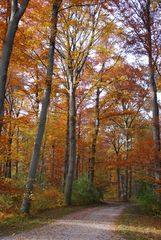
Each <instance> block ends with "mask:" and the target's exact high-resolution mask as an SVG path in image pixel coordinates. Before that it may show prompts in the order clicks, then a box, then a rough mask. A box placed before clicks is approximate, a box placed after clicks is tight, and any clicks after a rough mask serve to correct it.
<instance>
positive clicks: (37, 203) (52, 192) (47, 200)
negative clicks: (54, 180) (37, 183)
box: [32, 187, 63, 211]
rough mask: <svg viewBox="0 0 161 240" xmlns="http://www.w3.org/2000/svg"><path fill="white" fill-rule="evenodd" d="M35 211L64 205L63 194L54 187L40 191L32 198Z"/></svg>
mask: <svg viewBox="0 0 161 240" xmlns="http://www.w3.org/2000/svg"><path fill="white" fill-rule="evenodd" d="M32 200H33V203H32V207H33V210H34V211H38V210H45V209H49V208H53V207H56V206H61V205H62V204H63V193H62V192H60V191H59V190H58V189H56V188H54V187H50V188H45V189H39V190H38V191H37V192H36V193H34V194H33V197H32Z"/></svg>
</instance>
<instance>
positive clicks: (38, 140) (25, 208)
mask: <svg viewBox="0 0 161 240" xmlns="http://www.w3.org/2000/svg"><path fill="white" fill-rule="evenodd" d="M61 2H62V1H61V0H59V1H57V0H53V3H52V23H51V35H50V46H49V52H48V54H49V55H48V66H47V73H46V89H45V93H44V99H43V102H42V107H41V112H40V118H39V123H38V129H37V133H36V137H35V144H34V149H33V155H32V159H31V164H30V169H29V175H28V181H27V184H26V193H25V195H24V199H23V202H22V206H21V211H22V212H24V213H29V211H30V206H31V194H32V190H33V183H34V181H35V175H36V170H37V165H38V160H39V157H40V151H41V145H42V139H43V135H44V130H45V124H46V117H47V110H48V106H49V103H50V95H51V84H52V77H53V65H54V52H55V42H56V35H57V22H58V12H59V8H60V6H61Z"/></svg>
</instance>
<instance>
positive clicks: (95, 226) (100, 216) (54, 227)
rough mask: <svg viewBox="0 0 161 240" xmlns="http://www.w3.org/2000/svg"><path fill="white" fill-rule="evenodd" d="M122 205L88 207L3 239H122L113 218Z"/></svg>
mask: <svg viewBox="0 0 161 240" xmlns="http://www.w3.org/2000/svg"><path fill="white" fill-rule="evenodd" d="M123 209H124V207H123V206H115V205H113V206H108V205H107V206H103V207H96V208H89V209H86V210H83V211H81V212H77V213H73V214H70V215H69V216H67V217H64V218H63V219H61V220H56V221H55V222H53V223H51V224H49V225H47V226H44V227H42V228H40V229H35V230H32V231H29V232H25V233H21V234H18V235H15V236H10V237H4V238H0V239H4V240H11V239H12V240H123V239H122V238H121V237H119V236H117V235H116V233H115V226H114V220H115V219H116V218H117V217H118V216H119V214H120V213H121V211H122V210H123Z"/></svg>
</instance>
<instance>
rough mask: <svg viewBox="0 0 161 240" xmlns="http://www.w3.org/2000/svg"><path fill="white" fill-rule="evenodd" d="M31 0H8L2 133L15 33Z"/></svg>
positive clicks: (1, 71)
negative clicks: (8, 73)
mask: <svg viewBox="0 0 161 240" xmlns="http://www.w3.org/2000/svg"><path fill="white" fill-rule="evenodd" d="M28 3H29V0H23V1H20V3H19V1H18V0H11V1H8V12H9V16H8V23H7V31H6V34H5V37H4V41H3V47H2V54H1V61H0V133H1V130H2V125H3V115H4V99H5V92H6V90H5V88H6V81H7V72H8V67H9V63H10V59H11V54H12V49H13V44H14V39H15V34H16V32H17V29H18V24H19V22H20V20H21V18H22V16H23V14H24V12H25V10H26V8H27V5H28Z"/></svg>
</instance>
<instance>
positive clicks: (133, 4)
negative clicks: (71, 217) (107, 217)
mask: <svg viewBox="0 0 161 240" xmlns="http://www.w3.org/2000/svg"><path fill="white" fill-rule="evenodd" d="M160 91H161V3H160V0H46V1H44V0H0V218H1V217H3V218H4V217H5V216H7V215H11V213H12V214H13V213H19V212H22V213H25V214H29V213H34V212H36V211H39V210H41V209H50V208H53V207H54V206H64V205H65V206H71V205H88V204H93V203H97V202H100V201H107V200H109V199H115V200H120V201H125V202H126V201H131V200H132V201H135V202H139V203H140V205H141V206H142V207H143V208H144V209H146V210H147V211H148V212H152V213H153V214H160V211H161V154H160V148H161V143H160V118H159V110H160V107H161V97H160V96H161V94H160Z"/></svg>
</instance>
